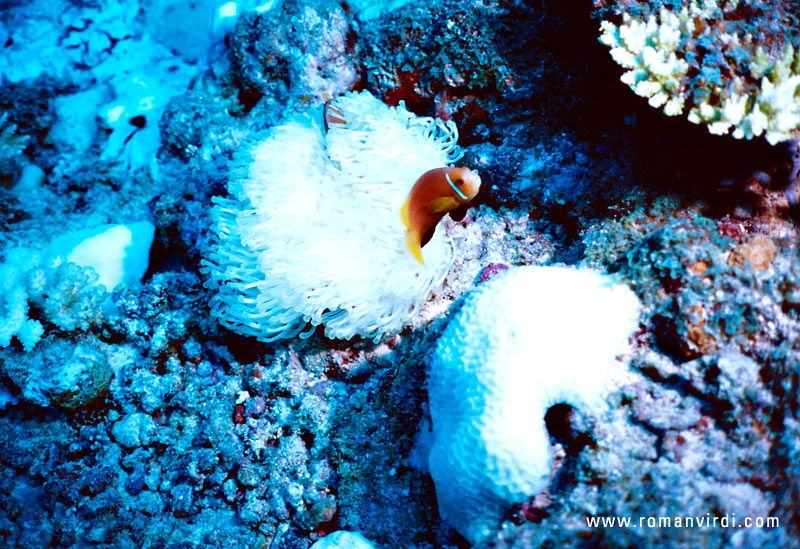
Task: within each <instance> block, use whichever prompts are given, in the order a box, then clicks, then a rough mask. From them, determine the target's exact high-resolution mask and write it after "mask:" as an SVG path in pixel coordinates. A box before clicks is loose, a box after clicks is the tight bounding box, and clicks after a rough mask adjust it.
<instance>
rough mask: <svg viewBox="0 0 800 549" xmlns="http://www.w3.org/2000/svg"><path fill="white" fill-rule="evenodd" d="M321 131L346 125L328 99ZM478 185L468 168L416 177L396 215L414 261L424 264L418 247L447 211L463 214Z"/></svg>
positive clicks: (333, 101)
mask: <svg viewBox="0 0 800 549" xmlns="http://www.w3.org/2000/svg"><path fill="white" fill-rule="evenodd" d="M322 114H323V123H324V126H325V131H328V130H330V129H331V128H333V127H337V126H338V127H340V128H341V127H346V126H347V125H348V123H347V117H346V115H345V114H344V112H343V111H342V109H341V108H340V107H339V106H338V105H337V104H336V99H329V100H328V101H326V102H325V106H324V107H323V109H322ZM480 186H481V178H480V177H478V174H477V173H475V172H474V171H472V170H470V169H469V168H464V167H462V168H436V169H433V170H429V171H427V172H425V173H424V174H422V176H420V178H419V179H417V181H416V183H414V186H413V187H412V188H411V192H409V193H408V198H406V201H405V202H404V203H403V205H402V206H401V207H400V217H401V219H402V221H403V224H404V225H405V227H406V245H407V246H408V250H409V251H410V252H411V254H412V255H413V256H414V257H416V258H417V260H418V261H419V262H420V263H422V264H423V265H424V264H425V261H424V260H423V258H422V247H423V246H425V244H427V243H428V242H429V241H430V239H431V237H433V232H434V231H435V230H436V225H437V224H438V223H439V221H440V220H441V219H442V218H443V217H444V216H445V214H448V213H449V214H450V216H451V217H453V218H454V219H456V220H460V219H461V218H462V217H464V214H466V205H467V204H468V203H469V202H470V201H471V200H472V199H473V198H475V195H477V194H478V190H479V189H480Z"/></svg>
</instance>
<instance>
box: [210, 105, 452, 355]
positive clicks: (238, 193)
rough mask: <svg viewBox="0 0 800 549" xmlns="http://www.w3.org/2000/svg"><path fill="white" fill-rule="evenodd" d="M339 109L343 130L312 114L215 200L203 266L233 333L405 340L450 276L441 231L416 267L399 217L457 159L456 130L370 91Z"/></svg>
mask: <svg viewBox="0 0 800 549" xmlns="http://www.w3.org/2000/svg"><path fill="white" fill-rule="evenodd" d="M336 105H337V107H338V108H339V109H340V110H341V111H342V114H343V116H344V118H345V119H346V120H347V124H346V125H344V126H342V125H334V126H333V127H331V129H330V130H329V131H328V132H327V133H326V132H324V131H323V128H322V123H321V120H320V119H319V118H320V117H319V112H315V113H313V114H304V115H301V116H297V117H295V118H293V119H291V120H289V121H287V122H285V123H283V124H282V125H280V126H278V127H275V128H273V129H272V130H271V131H269V132H268V133H267V134H266V135H265V136H262V137H261V138H259V139H258V140H257V141H255V142H254V144H253V145H252V146H251V147H249V148H248V149H247V150H245V151H243V153H242V154H241V155H240V156H239V157H238V159H237V160H236V161H235V163H234V166H235V167H234V169H233V170H232V175H231V178H230V181H229V184H228V190H229V191H230V197H227V198H215V199H214V202H215V203H216V206H214V209H213V212H212V214H213V218H214V233H215V238H214V241H213V244H212V246H211V250H210V251H209V253H208V254H207V260H206V261H204V263H203V267H202V269H203V271H204V272H205V273H207V274H208V275H209V276H210V280H209V283H208V284H209V286H210V287H212V288H214V289H215V290H216V293H215V295H214V297H213V298H212V300H211V311H212V314H213V315H214V316H215V317H217V318H218V319H219V321H220V323H221V324H222V325H223V326H225V327H227V328H229V329H232V330H234V331H236V332H239V333H241V334H244V335H250V336H254V337H257V338H258V339H260V340H262V341H273V340H276V339H279V338H290V337H294V336H297V335H300V336H301V337H306V336H309V335H310V334H311V333H312V332H313V330H314V327H315V326H316V325H324V326H325V334H326V335H327V336H328V337H332V338H350V337H352V336H354V335H357V334H358V335H361V336H364V337H368V338H379V337H380V336H381V335H382V334H384V333H387V332H397V331H400V330H401V329H402V328H403V326H405V325H406V324H407V323H408V322H409V321H410V320H411V319H412V318H413V317H414V316H415V314H416V312H417V310H418V309H419V307H420V306H421V305H422V304H423V303H424V302H425V301H426V300H427V298H428V297H429V296H430V294H431V292H432V291H433V289H434V288H435V287H436V286H437V285H439V284H440V283H441V281H442V280H443V278H444V276H445V275H446V273H447V271H448V269H449V268H450V265H451V250H450V245H449V243H448V241H447V239H446V236H445V234H444V231H442V230H438V231H436V233H435V234H434V236H433V238H432V239H431V241H430V242H429V243H428V244H427V245H426V246H425V249H424V255H425V265H420V264H419V262H418V261H417V260H416V259H415V258H414V257H413V256H412V255H411V253H410V252H409V251H408V249H407V247H406V243H405V232H406V229H405V227H404V226H403V223H402V221H401V218H400V214H399V211H400V206H401V205H402V204H403V201H404V200H405V198H406V196H407V195H408V193H409V191H410V189H411V187H412V186H413V185H414V183H415V182H416V180H417V178H418V177H419V176H420V175H422V174H423V173H424V172H425V171H427V170H429V169H432V168H436V167H442V166H445V165H449V164H451V163H452V162H453V161H455V160H457V159H458V157H459V156H460V154H461V153H460V150H459V149H458V147H457V146H456V139H457V132H456V128H455V125H454V124H453V123H452V122H449V123H447V124H445V123H443V122H441V121H439V120H434V119H431V118H419V117H416V116H414V115H413V114H411V113H410V112H408V111H407V110H406V109H405V108H403V107H402V106H400V107H389V106H387V105H385V104H383V103H382V102H381V101H379V100H378V99H376V98H374V97H373V96H372V95H370V94H369V93H368V92H363V93H351V94H347V95H345V96H343V97H342V98H339V99H338V100H337V103H336ZM318 110H319V109H317V111H318ZM306 328H308V329H306Z"/></svg>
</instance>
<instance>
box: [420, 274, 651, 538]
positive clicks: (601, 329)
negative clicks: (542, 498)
mask: <svg viewBox="0 0 800 549" xmlns="http://www.w3.org/2000/svg"><path fill="white" fill-rule="evenodd" d="M638 317H639V301H638V299H637V298H636V296H635V295H634V294H633V292H632V291H631V290H630V289H629V288H627V287H626V286H623V285H620V284H617V283H615V282H614V281H613V280H612V279H610V278H608V277H606V276H604V275H601V274H598V273H595V272H591V271H579V270H575V269H570V268H565V267H522V268H517V269H512V270H509V271H507V272H505V273H501V274H499V275H497V276H496V277H495V278H493V279H492V280H490V281H489V282H486V283H485V284H484V285H483V286H481V287H479V289H478V290H476V291H475V292H474V293H472V294H471V295H469V296H468V297H467V299H466V301H465V303H464V306H463V308H462V309H461V311H460V312H459V313H458V314H457V315H456V316H455V317H454V318H453V319H452V320H451V322H450V324H449V325H448V326H447V328H446V329H445V331H444V333H443V334H442V336H441V338H440V339H439V341H438V344H437V346H436V351H435V353H434V357H433V360H432V363H431V367H430V378H429V384H430V385H429V397H430V408H431V418H432V420H433V430H434V436H435V441H434V444H433V447H432V449H431V453H430V458H429V465H430V472H431V476H432V477H433V480H434V483H435V484H436V498H437V501H438V503H439V512H440V514H441V515H442V518H444V519H445V520H446V521H447V522H448V523H450V524H451V525H452V526H453V527H455V529H456V530H458V531H459V533H461V534H462V535H463V536H465V537H466V538H467V539H468V540H470V541H471V542H472V543H476V542H480V541H481V540H484V539H486V538H487V537H488V536H489V535H490V534H491V533H492V531H493V530H496V529H497V527H498V526H499V523H500V521H501V519H502V518H503V516H504V514H505V513H506V512H508V511H509V509H510V507H511V506H512V505H513V504H514V503H521V502H523V501H525V500H527V499H528V498H531V497H533V496H535V495H536V494H538V493H539V492H541V491H542V490H544V489H545V488H547V486H548V483H549V475H550V470H551V458H550V444H549V439H548V434H547V429H546V427H545V422H544V421H545V420H544V417H545V413H546V412H547V410H548V408H549V407H550V406H552V405H554V404H557V403H560V402H565V403H569V404H571V405H574V406H578V407H580V406H589V407H599V406H601V405H602V403H603V401H604V398H605V396H606V395H607V394H608V389H609V388H610V386H611V385H612V383H613V381H614V379H615V377H616V376H615V370H619V368H618V367H617V366H616V365H617V359H616V357H617V354H618V353H620V352H623V351H624V350H625V348H626V346H627V340H628V336H629V335H630V334H631V333H632V332H633V330H634V329H635V327H636V325H637V320H638Z"/></svg>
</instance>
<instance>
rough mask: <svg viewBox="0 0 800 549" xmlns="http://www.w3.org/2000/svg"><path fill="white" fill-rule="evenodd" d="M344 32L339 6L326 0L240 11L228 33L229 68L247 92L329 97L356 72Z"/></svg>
mask: <svg viewBox="0 0 800 549" xmlns="http://www.w3.org/2000/svg"><path fill="white" fill-rule="evenodd" d="M349 33H350V28H349V25H348V21H347V18H346V17H345V12H344V9H343V8H342V7H341V6H340V5H339V4H338V3H336V2H332V1H330V0H325V1H323V2H283V3H282V4H281V5H279V6H278V7H275V8H273V9H270V10H261V11H259V10H254V11H249V12H246V13H244V14H242V16H241V17H240V18H239V20H238V22H237V24H236V28H235V31H234V32H233V34H232V35H231V37H230V44H231V57H232V61H233V69H234V73H235V74H236V76H237V79H238V80H239V82H240V84H241V85H242V87H243V88H244V92H245V94H247V95H251V96H256V97H260V96H271V97H272V99H273V100H274V99H278V100H280V101H285V100H286V99H287V97H289V96H291V97H293V98H295V97H297V96H298V95H301V94H305V95H306V97H305V98H306V100H308V99H313V100H316V101H319V100H324V99H330V98H332V97H335V96H336V95H338V94H340V93H342V92H344V91H346V90H347V89H349V88H350V87H351V86H352V85H353V84H354V83H355V82H356V80H357V77H358V74H357V71H356V68H355V65H354V55H353V53H354V52H353V51H352V44H350V43H349Z"/></svg>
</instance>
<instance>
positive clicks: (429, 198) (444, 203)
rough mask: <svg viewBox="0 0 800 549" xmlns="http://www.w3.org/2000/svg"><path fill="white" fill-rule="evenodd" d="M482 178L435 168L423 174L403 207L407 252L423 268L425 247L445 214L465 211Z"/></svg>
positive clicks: (466, 171)
mask: <svg viewBox="0 0 800 549" xmlns="http://www.w3.org/2000/svg"><path fill="white" fill-rule="evenodd" d="M480 187H481V178H480V177H478V174H477V173H475V172H473V171H472V170H470V169H469V168H436V169H433V170H429V171H427V172H425V173H424V174H422V176H420V178H419V179H417V182H416V183H414V186H413V187H412V188H411V192H410V193H408V198H406V201H405V202H404V203H403V205H402V206H401V207H400V217H401V218H402V220H403V224H404V225H405V226H406V229H407V232H406V245H407V246H408V250H409V251H410V252H411V253H412V255H413V256H414V257H416V258H417V259H418V260H419V262H420V263H422V264H423V265H424V264H425V261H424V260H423V259H422V247H423V246H424V245H425V244H427V243H428V241H429V240H430V239H431V237H432V236H433V232H434V231H435V230H436V225H437V223H439V220H441V219H442V218H443V217H444V215H445V214H447V213H450V214H451V216H452V215H453V214H452V213H451V212H453V211H454V210H456V209H459V208H462V207H465V205H466V204H467V203H469V201H470V200H472V199H473V198H475V195H476V194H478V190H479V189H480Z"/></svg>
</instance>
